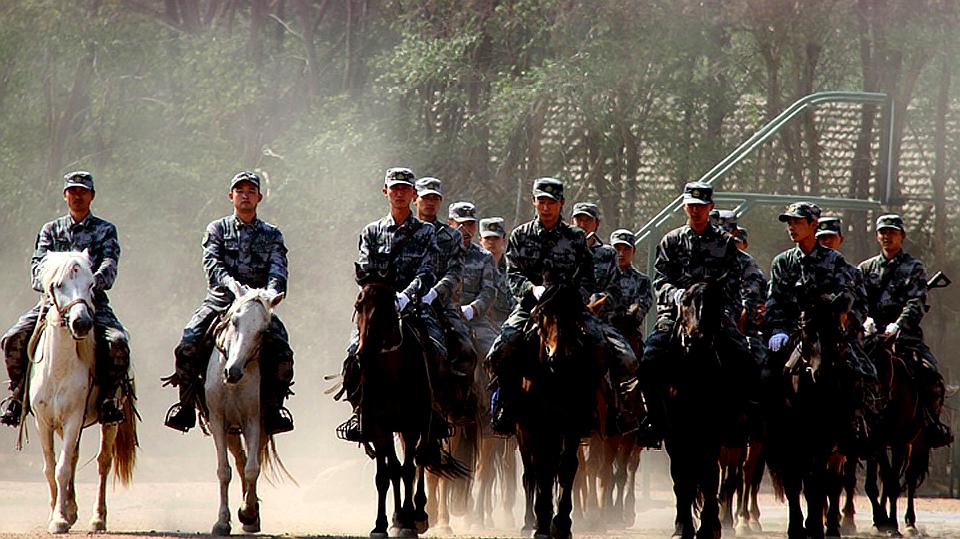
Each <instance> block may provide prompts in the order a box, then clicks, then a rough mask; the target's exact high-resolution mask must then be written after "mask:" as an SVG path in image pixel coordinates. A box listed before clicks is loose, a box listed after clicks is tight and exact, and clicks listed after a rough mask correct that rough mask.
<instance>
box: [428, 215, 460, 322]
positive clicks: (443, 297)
mask: <svg viewBox="0 0 960 539" xmlns="http://www.w3.org/2000/svg"><path fill="white" fill-rule="evenodd" d="M450 231H451V232H453V236H454V238H453V240H451V241H453V246H452V247H451V249H450V252H449V253H441V256H442V255H443V254H446V255H448V257H449V258H448V259H447V272H446V273H444V274H443V275H437V283H436V284H435V285H433V289H434V290H436V291H437V299H438V300H440V302H441V303H445V302H446V301H447V300H448V299H450V298H451V297H453V292H454V290H456V289H457V287H458V286H459V285H460V283H461V282H462V280H463V258H464V255H465V252H466V250H465V249H464V246H463V236H462V235H460V231H459V230H456V229H454V228H451V229H450ZM454 240H455V241H454ZM439 247H440V246H439V245H438V246H437V248H438V249H439ZM435 269H436V268H435Z"/></svg>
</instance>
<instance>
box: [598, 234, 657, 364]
mask: <svg viewBox="0 0 960 539" xmlns="http://www.w3.org/2000/svg"><path fill="white" fill-rule="evenodd" d="M635 243H636V236H635V235H634V234H633V232H631V231H629V230H627V229H625V228H621V229H619V230H614V231H613V233H612V234H610V244H611V245H612V246H613V249H614V250H615V252H616V253H617V258H616V260H617V267H616V269H615V270H614V274H613V277H612V279H611V280H610V284H609V286H608V290H610V291H613V290H615V291H616V292H612V293H607V294H605V296H606V298H605V299H604V301H603V303H601V304H599V309H598V312H597V315H598V316H599V317H600V318H601V319H602V320H604V321H605V322H607V323H608V324H611V325H613V326H614V327H616V328H629V333H630V334H632V335H636V336H637V337H638V338H637V339H636V340H637V343H638V347H637V348H635V349H634V353H635V355H636V356H637V357H640V356H642V355H643V336H642V335H641V332H642V331H643V319H644V318H645V317H646V316H647V311H649V310H650V306H651V305H653V288H652V286H651V283H650V277H647V275H646V274H644V273H643V272H641V271H640V270H638V269H637V268H635V267H634V266H633V257H634V255H635V254H636V251H637V249H636V247H635V245H634V244H635ZM620 331H621V333H623V334H626V333H625V332H624V330H622V329H621V330H620ZM632 345H633V342H631V346H632Z"/></svg>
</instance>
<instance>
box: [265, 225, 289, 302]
mask: <svg viewBox="0 0 960 539" xmlns="http://www.w3.org/2000/svg"><path fill="white" fill-rule="evenodd" d="M275 230H276V234H277V236H276V238H274V241H273V245H272V247H271V249H270V270H269V271H268V272H267V290H272V291H274V292H276V293H277V294H279V293H281V292H286V291H287V245H286V243H284V241H283V233H282V232H280V229H275Z"/></svg>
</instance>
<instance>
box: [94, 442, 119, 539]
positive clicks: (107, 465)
mask: <svg viewBox="0 0 960 539" xmlns="http://www.w3.org/2000/svg"><path fill="white" fill-rule="evenodd" d="M116 439H117V426H116V425H103V426H101V427H100V452H99V453H98V454H97V473H98V474H99V478H100V481H99V484H98V488H97V504H96V505H95V506H94V508H93V516H92V517H91V518H90V531H93V532H102V531H106V529H107V477H109V475H110V469H111V468H112V467H113V444H114V442H115V441H116Z"/></svg>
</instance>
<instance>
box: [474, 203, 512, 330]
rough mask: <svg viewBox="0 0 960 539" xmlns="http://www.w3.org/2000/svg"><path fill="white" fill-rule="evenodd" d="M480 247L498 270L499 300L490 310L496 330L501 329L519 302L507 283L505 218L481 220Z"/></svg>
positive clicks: (497, 287)
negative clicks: (486, 252) (487, 253)
mask: <svg viewBox="0 0 960 539" xmlns="http://www.w3.org/2000/svg"><path fill="white" fill-rule="evenodd" d="M480 246H481V247H483V248H484V249H486V250H487V251H488V252H489V253H490V254H492V255H493V260H494V263H495V266H496V268H497V276H496V284H495V286H496V289H497V298H496V300H495V301H494V302H493V307H492V308H491V309H490V318H491V319H492V320H493V323H494V325H495V326H496V328H499V327H500V326H501V325H502V324H503V323H504V322H506V320H507V318H508V317H509V316H510V313H511V312H513V308H514V307H515V306H516V305H517V300H516V298H514V297H513V293H512V292H510V284H509V283H508V282H507V259H506V258H505V257H504V256H503V254H504V252H506V250H507V229H506V227H505V226H504V221H503V217H487V218H485V219H480ZM498 331H499V329H498Z"/></svg>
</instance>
